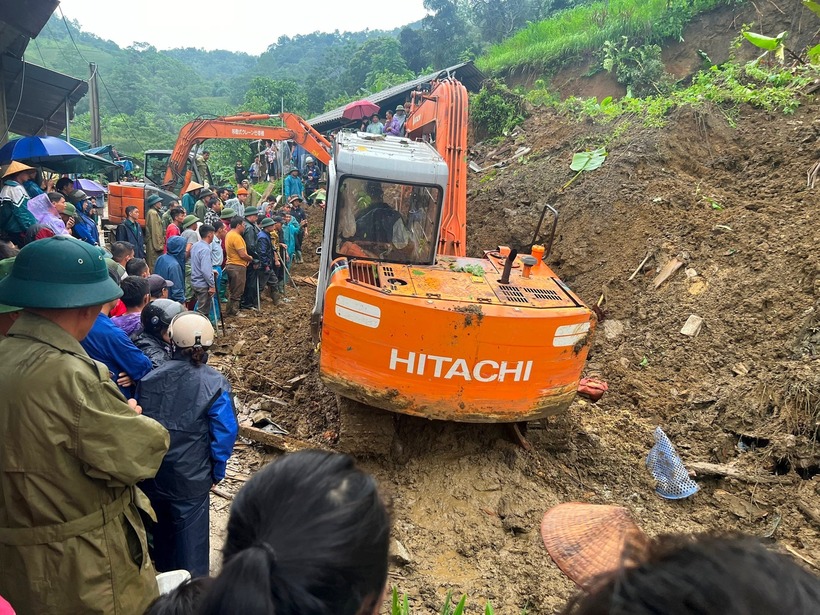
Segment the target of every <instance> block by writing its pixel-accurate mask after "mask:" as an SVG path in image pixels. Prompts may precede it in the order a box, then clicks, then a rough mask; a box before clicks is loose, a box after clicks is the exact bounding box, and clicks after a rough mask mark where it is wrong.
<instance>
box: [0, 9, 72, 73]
mask: <svg viewBox="0 0 820 615" xmlns="http://www.w3.org/2000/svg"><path fill="white" fill-rule="evenodd" d="M58 4H59V2H58V1H57V0H0V54H8V55H11V56H13V57H15V58H18V59H19V58H21V57H22V56H23V52H24V51H25V50H26V47H27V46H28V42H29V40H30V39H32V38H34V37H36V36H37V35H38V34H39V33H40V30H42V29H43V26H45V25H46V23H47V22H48V19H49V17H51V14H52V13H53V12H54V10H55V9H56V8H57V5H58Z"/></svg>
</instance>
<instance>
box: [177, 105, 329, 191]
mask: <svg viewBox="0 0 820 615" xmlns="http://www.w3.org/2000/svg"><path fill="white" fill-rule="evenodd" d="M273 118H279V119H280V120H282V123H283V124H284V126H265V125H263V124H248V123H246V122H253V121H259V120H269V119H273ZM207 139H252V140H256V139H270V140H272V141H285V140H292V141H294V142H296V143H297V144H299V145H301V146H302V147H303V148H305V150H307V151H308V152H310V154H311V155H312V156H314V157H315V158H316V159H317V160H318V161H319V162H321V163H322V164H329V163H330V151H329V150H330V143H329V142H328V141H327V139H325V138H324V137H323V136H322V135H321V134H319V133H318V132H317V131H316V130H314V128H313V127H312V126H311V125H310V124H308V123H307V122H306V121H305V120H303V119H302V118H301V117H299V116H298V115H296V114H294V113H279V114H276V115H267V114H253V113H240V114H239V115H231V116H228V117H218V118H212V119H205V118H198V119H195V120H193V121H191V122H188V123H187V124H185V126H183V127H182V129H180V131H179V137H178V138H177V142H176V145H175V146H174V151H173V152H172V153H171V157H170V158H169V159H168V168H167V169H166V171H165V177H164V180H163V183H162V187H163V188H165V189H170V188H172V187H173V186H174V185H176V184H177V182H178V180H179V179H183V181H182V192H185V188H186V187H187V186H188V184H189V183H190V181H191V172H190V171H188V173H187V174H186V173H185V164H186V162H187V161H188V155H189V154H190V153H191V150H192V149H193V147H194V146H195V145H197V144H198V143H201V142H203V141H205V140H207ZM183 175H184V177H183Z"/></svg>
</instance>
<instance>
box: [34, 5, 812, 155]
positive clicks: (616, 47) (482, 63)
mask: <svg viewBox="0 0 820 615" xmlns="http://www.w3.org/2000/svg"><path fill="white" fill-rule="evenodd" d="M742 5H744V3H743V2H736V1H735V0H668V1H667V0H648V1H646V2H638V1H637V0H610V1H608V2H601V1H592V2H589V1H584V0H425V1H424V6H425V8H426V9H427V11H428V15H427V17H425V18H424V19H422V20H421V21H419V22H416V23H413V24H408V25H407V26H405V27H403V28H400V29H396V30H392V31H380V30H363V31H360V32H338V31H337V32H330V33H326V32H313V33H311V34H306V35H296V36H292V37H289V36H282V37H280V38H279V39H277V40H275V41H271V43H270V44H269V45H268V48H267V50H266V51H265V52H264V53H262V54H261V55H260V56H251V55H248V54H244V53H235V52H230V51H224V50H213V51H205V50H203V49H193V48H187V49H173V50H168V51H160V50H157V49H156V48H155V47H153V46H151V45H150V44H148V43H135V44H134V45H132V46H130V47H127V48H125V49H123V48H120V47H119V46H118V45H117V44H115V43H113V42H111V41H107V40H105V39H103V38H101V37H100V36H96V35H94V34H91V33H88V32H84V31H83V29H82V26H81V24H79V23H77V22H72V21H70V20H64V19H62V18H61V17H59V16H52V18H51V20H50V21H49V22H48V24H47V25H46V26H45V28H44V29H43V31H42V32H41V34H40V36H39V37H38V38H37V39H36V40H35V41H34V43H33V44H32V45H30V46H29V48H28V50H27V54H26V59H27V60H28V61H30V62H34V63H37V64H42V65H44V66H46V67H48V68H51V69H54V70H58V71H61V72H64V73H67V74H69V75H72V76H75V77H79V78H83V79H86V78H88V75H89V68H88V62H96V63H97V65H98V75H99V77H100V83H101V88H100V90H101V91H100V103H101V108H102V134H103V139H104V141H105V142H106V143H112V144H114V145H115V146H116V147H117V148H118V149H119V150H120V151H122V152H125V153H128V154H131V155H135V156H137V157H140V156H141V155H142V152H143V151H144V150H145V149H149V148H168V147H171V145H172V144H173V142H174V140H175V138H176V135H177V133H178V131H179V128H180V127H181V126H182V125H183V124H184V123H185V122H187V121H189V120H190V119H192V118H194V117H196V116H200V115H225V114H232V113H235V112H238V111H254V112H259V113H277V112H279V111H280V110H281V108H282V106H283V104H284V108H285V110H287V111H292V112H295V113H298V114H300V115H303V116H305V117H311V116H313V115H316V114H318V113H321V112H322V111H325V110H327V109H330V108H334V107H336V106H339V105H341V104H344V103H345V102H347V101H350V100H354V99H356V98H361V97H363V96H366V95H367V94H370V93H373V92H377V91H379V90H382V89H384V88H386V87H389V86H391V85H395V84H397V83H400V82H402V81H405V80H407V79H410V78H412V77H413V76H415V75H418V74H422V73H424V72H428V71H431V70H434V69H440V68H444V67H446V66H449V65H452V64H455V63H457V62H460V61H464V60H468V59H475V60H476V63H477V65H478V66H479V67H480V68H481V69H482V70H484V71H485V72H486V73H487V74H488V76H491V77H495V78H499V79H507V81H508V82H512V84H521V83H524V84H527V85H528V86H529V88H530V89H531V88H532V86H533V85H535V91H533V92H529V93H528V92H526V91H523V90H522V91H519V92H518V94H522V95H526V96H527V97H528V98H529V99H530V101H531V102H543V101H545V100H549V99H551V98H553V97H554V95H555V94H554V92H553V91H552V89H551V87H550V86H551V85H552V84H551V83H550V77H553V76H555V75H556V74H557V73H559V72H560V71H562V70H567V69H568V68H571V67H572V66H576V67H580V68H579V70H581V71H582V73H584V75H585V76H590V75H595V74H598V75H601V74H602V73H604V72H607V73H609V74H610V75H611V76H612V78H613V79H614V80H615V81H617V84H616V85H617V86H618V87H619V88H622V89H621V91H620V94H623V93H626V94H628V95H635V96H645V95H647V94H660V93H667V92H668V91H670V88H673V87H674V85H675V81H674V79H672V78H671V76H670V75H669V74H668V72H667V71H666V70H665V66H664V63H663V61H662V58H661V45H666V44H670V43H678V42H682V41H683V33H684V29H685V28H686V27H687V24H689V23H690V22H691V21H692V20H693V19H697V18H698V15H699V14H702V13H703V14H705V13H706V12H708V11H711V10H713V9H715V8H716V7H719V6H727V9H729V10H734V9H733V8H732V7H736V6H742ZM747 12H748V11H747ZM807 14H808V12H807ZM736 17H738V16H736ZM749 18H750V22H756V21H757V19H756V18H755V15H754V14H751V13H750V14H749ZM706 19H707V20H708V17H707V18H706ZM742 19H744V20H745V19H746V16H743V17H742ZM792 21H794V20H792ZM744 22H745V21H744ZM744 22H741V23H740V24H735V26H734V27H733V28H729V29H730V30H731V31H732V32H734V34H732V36H736V30H737V29H738V28H739V27H740V25H742V23H744ZM750 22H745V23H750ZM784 27H785V28H786V29H788V30H789V31H790V32H792V36H793V37H794V36H798V33H797V29H798V28H797V27H796V26H795V25H794V24H792V23H790V22H787V23H786V24H785V25H784ZM770 34H772V35H773V34H774V33H770ZM808 35H809V32H808V30H806V32H805V33H803V34H800V35H799V36H800V37H802V38H800V40H799V41H798V40H796V39H790V40H794V42H795V43H797V42H799V45H796V46H795V48H797V49H800V48H802V46H803V45H805V44H806V42H808V40H809V38H807V37H808ZM804 38H805V39H806V40H803V39H804ZM723 46H725V45H723ZM721 50H722V48H721ZM703 55H704V57H703V67H707V66H709V65H710V63H711V59H710V58H709V57H708V56H706V54H705V53H704V54H703ZM695 68H696V67H695ZM689 74H691V70H690V72H689ZM510 78H511V79H510ZM676 78H680V75H678V76H676ZM539 80H540V81H539ZM544 83H546V84H547V90H545V89H544V85H543V84H544ZM574 93H575V92H571V91H570V92H569V95H572V94H574ZM615 93H618V92H615ZM561 94H562V97H565V96H566V95H567V93H566V92H561ZM578 94H581V92H578ZM587 95H589V94H587ZM504 96H505V94H504V88H503V86H501V87H500V88H499V86H493V87H492V88H491V91H488V92H486V93H484V98H483V99H481V104H480V105H476V108H475V109H474V112H473V114H472V117H473V119H474V120H476V119H478V120H479V122H483V124H484V125H485V126H484V127H485V128H486V129H487V130H486V131H485V132H486V135H489V136H492V135H493V134H500V132H502V131H503V130H504V129H505V128H509V127H510V126H512V125H514V124H515V123H518V122H519V121H520V120H521V119H523V115H522V113H521V108H520V104H519V103H515V101H511V100H507V101H506V102H504V101H502V98H503V97H504ZM604 96H605V95H604ZM482 118H483V119H482ZM479 132H482V131H481V130H480V131H479ZM72 135H73V136H77V137H80V138H86V139H87V138H88V137H89V135H90V117H89V113H88V99H87V98H86V99H84V100H83V101H82V102H81V103H80V105H79V106H78V108H77V117H76V120H75V121H74V122H73V123H72ZM210 147H211V150H212V153H213V158H214V163H215V164H214V166H217V167H220V166H223V167H228V166H232V164H233V162H234V161H235V160H236V157H237V156H239V155H247V154H248V153H249V152H248V150H247V145H246V144H236V143H232V142H214V143H213V144H212V145H211V146H210Z"/></svg>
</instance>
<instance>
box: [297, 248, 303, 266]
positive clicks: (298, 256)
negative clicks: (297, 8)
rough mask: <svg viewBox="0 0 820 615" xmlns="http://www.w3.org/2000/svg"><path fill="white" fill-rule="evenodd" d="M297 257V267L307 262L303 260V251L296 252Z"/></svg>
mask: <svg viewBox="0 0 820 615" xmlns="http://www.w3.org/2000/svg"><path fill="white" fill-rule="evenodd" d="M295 256H296V259H295V260H296V264H297V265H301V264H302V263H304V262H305V261H303V260H302V251H301V250H296V254H295Z"/></svg>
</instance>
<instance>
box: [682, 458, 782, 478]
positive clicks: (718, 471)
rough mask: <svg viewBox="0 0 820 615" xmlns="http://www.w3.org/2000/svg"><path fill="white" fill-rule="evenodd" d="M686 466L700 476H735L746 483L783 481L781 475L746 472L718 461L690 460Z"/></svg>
mask: <svg viewBox="0 0 820 615" xmlns="http://www.w3.org/2000/svg"><path fill="white" fill-rule="evenodd" d="M686 467H687V468H688V469H689V470H691V471H694V472H695V474H697V475H700V476H717V477H719V478H734V479H736V480H742V481H743V482H746V483H783V482H786V481H784V478H783V477H781V476H769V475H765V474H746V473H745V472H741V471H740V470H738V469H737V468H733V467H732V466H727V465H720V464H717V463H706V462H704V461H688V462H686Z"/></svg>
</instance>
